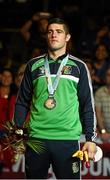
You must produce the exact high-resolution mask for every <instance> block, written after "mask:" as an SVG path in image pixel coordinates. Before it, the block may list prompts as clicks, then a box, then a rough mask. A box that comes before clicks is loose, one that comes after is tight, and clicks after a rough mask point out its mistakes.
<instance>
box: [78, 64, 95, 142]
mask: <svg viewBox="0 0 110 180" xmlns="http://www.w3.org/2000/svg"><path fill="white" fill-rule="evenodd" d="M78 98H79V113H80V119H81V123H82V127H83V133H84V134H85V137H86V141H95V138H96V115H95V108H94V98H93V91H92V82H91V78H90V74H89V70H88V68H87V66H86V65H85V64H84V63H82V64H81V65H80V78H79V82H78Z"/></svg>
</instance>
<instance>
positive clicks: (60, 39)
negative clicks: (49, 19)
mask: <svg viewBox="0 0 110 180" xmlns="http://www.w3.org/2000/svg"><path fill="white" fill-rule="evenodd" d="M69 39H70V34H66V32H65V29H64V26H63V25H62V24H50V25H49V27H48V31H47V43H48V48H49V50H51V51H56V50H60V49H64V50H66V44H67V42H68V41H69Z"/></svg>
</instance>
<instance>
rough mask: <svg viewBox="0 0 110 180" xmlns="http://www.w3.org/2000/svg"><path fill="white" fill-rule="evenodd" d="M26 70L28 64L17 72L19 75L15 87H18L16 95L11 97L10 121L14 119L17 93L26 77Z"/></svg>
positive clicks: (23, 65)
mask: <svg viewBox="0 0 110 180" xmlns="http://www.w3.org/2000/svg"><path fill="white" fill-rule="evenodd" d="M25 68H26V64H22V65H21V66H20V67H19V69H18V71H17V75H16V77H15V85H16V91H15V93H14V94H13V95H12V96H11V98H10V102H9V109H8V111H9V120H12V118H13V112H14V107H15V102H16V97H17V92H18V90H19V87H20V84H21V81H22V78H23V75H24V71H25Z"/></svg>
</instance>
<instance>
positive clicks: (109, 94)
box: [95, 67, 110, 141]
mask: <svg viewBox="0 0 110 180" xmlns="http://www.w3.org/2000/svg"><path fill="white" fill-rule="evenodd" d="M105 81H106V84H105V85H104V86H102V87H101V88H99V89H98V90H97V91H96V93H95V106H96V116H97V122H98V128H99V131H100V133H101V134H100V135H101V139H102V141H109V140H110V67H109V68H108V70H107V71H106V73H105Z"/></svg>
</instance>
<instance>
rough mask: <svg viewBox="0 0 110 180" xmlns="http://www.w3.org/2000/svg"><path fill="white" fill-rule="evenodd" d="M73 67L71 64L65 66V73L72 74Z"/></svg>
mask: <svg viewBox="0 0 110 180" xmlns="http://www.w3.org/2000/svg"><path fill="white" fill-rule="evenodd" d="M71 71H72V67H71V66H64V67H63V74H71Z"/></svg>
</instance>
